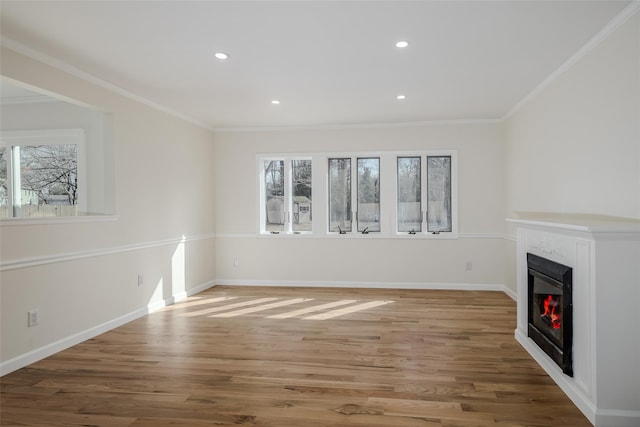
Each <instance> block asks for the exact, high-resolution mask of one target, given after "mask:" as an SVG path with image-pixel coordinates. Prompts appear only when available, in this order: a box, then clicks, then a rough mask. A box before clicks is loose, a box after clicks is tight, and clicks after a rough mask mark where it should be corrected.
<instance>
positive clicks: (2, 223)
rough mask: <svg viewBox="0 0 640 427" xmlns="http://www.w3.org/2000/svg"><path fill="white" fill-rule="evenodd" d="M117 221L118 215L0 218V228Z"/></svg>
mask: <svg viewBox="0 0 640 427" xmlns="http://www.w3.org/2000/svg"><path fill="white" fill-rule="evenodd" d="M119 219H120V217H119V216H118V215H78V216H48V217H19V218H1V219H0V227H16V226H24V225H27V226H28V225H55V224H84V223H87V222H111V221H118V220H119Z"/></svg>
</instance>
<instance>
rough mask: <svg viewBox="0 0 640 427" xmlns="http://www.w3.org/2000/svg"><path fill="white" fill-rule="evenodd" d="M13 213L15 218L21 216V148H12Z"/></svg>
mask: <svg viewBox="0 0 640 427" xmlns="http://www.w3.org/2000/svg"><path fill="white" fill-rule="evenodd" d="M9 163H10V165H11V166H10V168H11V174H10V176H11V197H10V200H11V207H12V208H11V211H12V213H13V216H14V217H18V216H20V207H21V206H22V177H21V176H20V146H19V145H16V146H13V147H11V160H10V162H9Z"/></svg>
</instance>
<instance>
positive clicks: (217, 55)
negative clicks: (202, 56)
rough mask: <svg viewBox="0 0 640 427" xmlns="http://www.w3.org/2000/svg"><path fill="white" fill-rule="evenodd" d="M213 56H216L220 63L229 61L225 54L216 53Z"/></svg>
mask: <svg viewBox="0 0 640 427" xmlns="http://www.w3.org/2000/svg"><path fill="white" fill-rule="evenodd" d="M213 56H215V57H216V58H217V59H219V60H220V61H226V60H227V59H229V55H227V54H226V53H224V52H216V53H215V54H214V55H213Z"/></svg>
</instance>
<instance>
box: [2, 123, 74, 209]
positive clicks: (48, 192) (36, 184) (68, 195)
mask: <svg viewBox="0 0 640 427" xmlns="http://www.w3.org/2000/svg"><path fill="white" fill-rule="evenodd" d="M0 144H1V145H0V163H1V164H0V215H1V216H2V217H4V218H9V217H50V216H74V215H78V210H79V207H82V206H84V200H83V199H84V191H83V190H84V189H83V185H84V164H83V159H84V133H83V131H82V130H78V129H68V130H55V131H16V132H6V133H3V134H2V140H1V143H0Z"/></svg>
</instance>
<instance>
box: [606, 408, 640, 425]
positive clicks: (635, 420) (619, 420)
mask: <svg viewBox="0 0 640 427" xmlns="http://www.w3.org/2000/svg"><path fill="white" fill-rule="evenodd" d="M595 425H597V426H609V427H637V426H639V425H640V411H622V410H619V409H597V410H596V422H595Z"/></svg>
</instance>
